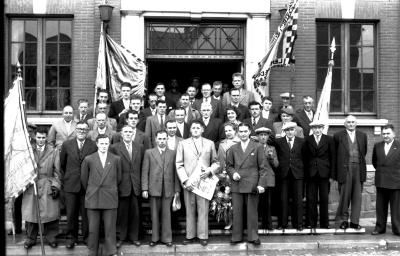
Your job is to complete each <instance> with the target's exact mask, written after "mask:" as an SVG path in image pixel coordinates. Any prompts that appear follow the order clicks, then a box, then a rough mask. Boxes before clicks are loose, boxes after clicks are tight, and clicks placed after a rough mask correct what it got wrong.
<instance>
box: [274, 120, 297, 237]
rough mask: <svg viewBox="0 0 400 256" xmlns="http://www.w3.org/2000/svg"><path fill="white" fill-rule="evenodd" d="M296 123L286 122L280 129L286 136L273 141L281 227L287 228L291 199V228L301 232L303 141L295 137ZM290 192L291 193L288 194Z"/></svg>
mask: <svg viewBox="0 0 400 256" xmlns="http://www.w3.org/2000/svg"><path fill="white" fill-rule="evenodd" d="M296 126H297V125H296V123H294V122H287V123H285V124H284V126H283V127H282V129H283V130H284V131H285V133H286V135H285V136H284V137H281V138H278V139H277V140H276V141H275V148H276V153H277V154H278V161H279V167H278V170H277V173H276V176H277V178H278V181H279V183H280V187H281V203H282V227H281V228H283V229H286V228H287V227H288V213H289V198H290V197H291V198H292V211H291V213H292V214H291V215H292V218H291V220H292V226H293V228H296V229H297V230H298V231H301V230H303V179H304V169H303V168H304V164H303V157H304V155H303V154H304V153H303V149H302V147H303V143H304V139H302V138H300V137H297V136H295V134H296ZM289 192H291V193H289Z"/></svg>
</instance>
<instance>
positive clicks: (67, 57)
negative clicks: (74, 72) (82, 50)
mask: <svg viewBox="0 0 400 256" xmlns="http://www.w3.org/2000/svg"><path fill="white" fill-rule="evenodd" d="M70 63H71V44H70V43H67V44H60V64H70Z"/></svg>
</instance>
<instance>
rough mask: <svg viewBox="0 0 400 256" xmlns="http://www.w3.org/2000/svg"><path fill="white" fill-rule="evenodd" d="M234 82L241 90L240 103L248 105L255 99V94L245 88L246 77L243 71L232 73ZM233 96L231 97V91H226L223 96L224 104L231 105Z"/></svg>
mask: <svg viewBox="0 0 400 256" xmlns="http://www.w3.org/2000/svg"><path fill="white" fill-rule="evenodd" d="M232 84H233V87H234V88H235V89H237V90H238V91H239V99H238V103H239V104H241V105H243V106H245V107H248V104H249V102H251V101H254V94H253V93H252V92H250V91H248V90H246V89H244V88H243V85H244V77H243V74H241V73H234V74H233V75H232ZM231 100H232V97H229V93H228V92H226V93H224V96H223V98H222V105H224V106H228V105H230V103H231Z"/></svg>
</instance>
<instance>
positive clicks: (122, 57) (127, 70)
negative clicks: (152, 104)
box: [96, 26, 146, 101]
mask: <svg viewBox="0 0 400 256" xmlns="http://www.w3.org/2000/svg"><path fill="white" fill-rule="evenodd" d="M106 69H107V70H106ZM107 74H108V75H109V79H108V81H107ZM145 80H146V65H145V63H144V61H143V60H141V59H140V58H138V57H136V55H134V54H133V53H131V52H130V51H129V50H128V49H125V47H123V46H122V45H120V44H118V43H117V42H115V41H114V40H113V39H112V38H111V37H110V36H109V35H108V34H107V33H105V31H104V29H103V26H102V28H101V32H100V44H99V55H98V61H97V75H96V91H97V88H103V89H105V88H106V86H107V82H108V83H109V90H110V94H111V99H112V100H113V101H116V100H118V99H119V93H120V91H121V84H122V83H124V82H128V83H130V84H131V85H132V92H131V93H132V94H136V95H139V96H143V95H144V90H145Z"/></svg>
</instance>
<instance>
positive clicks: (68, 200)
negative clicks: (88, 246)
mask: <svg viewBox="0 0 400 256" xmlns="http://www.w3.org/2000/svg"><path fill="white" fill-rule="evenodd" d="M65 206H66V210H67V239H70V240H72V241H73V242H77V240H78V230H79V213H80V215H81V217H82V230H81V232H82V236H83V239H87V237H88V230H89V226H88V217H87V211H86V208H85V191H84V190H83V189H82V190H81V191H80V192H78V193H72V192H65Z"/></svg>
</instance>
